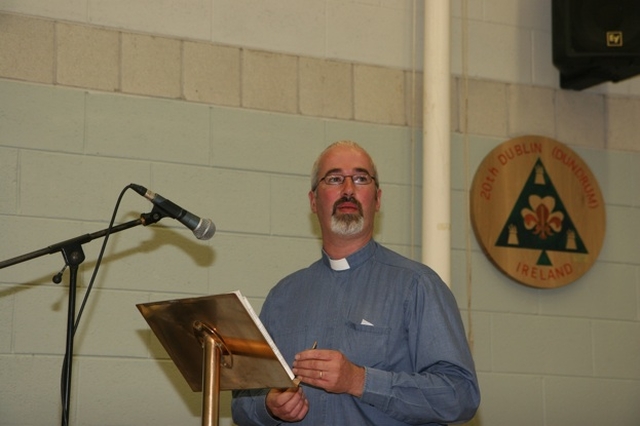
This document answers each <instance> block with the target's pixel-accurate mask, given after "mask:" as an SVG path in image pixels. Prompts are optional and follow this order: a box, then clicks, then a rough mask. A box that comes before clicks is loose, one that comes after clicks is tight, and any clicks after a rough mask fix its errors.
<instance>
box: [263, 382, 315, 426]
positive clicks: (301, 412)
mask: <svg viewBox="0 0 640 426" xmlns="http://www.w3.org/2000/svg"><path fill="white" fill-rule="evenodd" d="M266 404H267V409H268V410H269V411H270V412H271V415H273V416H274V417H277V418H279V419H280V420H282V421H285V422H298V421H300V420H302V419H303V418H304V416H306V415H307V412H308V411H309V401H308V400H307V398H306V397H305V395H304V392H303V391H302V388H301V387H299V386H298V387H295V388H289V389H271V390H270V391H269V393H268V394H267V399H266Z"/></svg>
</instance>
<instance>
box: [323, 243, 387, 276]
mask: <svg viewBox="0 0 640 426" xmlns="http://www.w3.org/2000/svg"><path fill="white" fill-rule="evenodd" d="M377 247H378V244H377V243H376V242H375V241H374V240H373V239H371V240H370V241H369V242H368V243H367V244H366V245H365V246H364V247H362V248H361V249H360V250H358V251H356V252H355V253H352V254H350V255H349V256H347V257H346V258H344V259H331V258H330V257H329V255H328V254H327V252H325V251H324V250H322V261H323V262H324V264H325V265H327V266H328V267H330V268H331V269H332V270H334V271H346V270H349V269H355V268H358V267H359V266H360V265H362V264H363V263H365V262H366V261H367V260H368V259H370V258H371V257H372V256H373V254H374V253H375V251H376V248H377Z"/></svg>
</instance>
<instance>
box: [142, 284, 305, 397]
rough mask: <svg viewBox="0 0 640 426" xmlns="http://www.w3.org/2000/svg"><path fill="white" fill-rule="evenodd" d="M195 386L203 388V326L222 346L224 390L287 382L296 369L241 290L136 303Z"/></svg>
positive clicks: (279, 385)
mask: <svg viewBox="0 0 640 426" xmlns="http://www.w3.org/2000/svg"><path fill="white" fill-rule="evenodd" d="M136 306H137V307H138V310H140V313H141V314H142V316H143V317H144V318H145V320H146V321H147V323H148V324H149V326H150V327H151V329H152V330H153V332H154V333H155V335H156V337H157V338H158V340H160V343H162V346H163V347H164V349H165V350H166V351H167V353H168V354H169V356H170V357H171V359H172V360H173V362H174V363H175V364H176V366H177V367H178V369H179V370H180V372H181V373H182V375H183V376H184V378H185V379H186V380H187V383H188V384H189V386H190V387H191V389H192V390H193V391H194V392H200V391H202V377H203V368H204V367H203V365H202V364H203V344H202V339H201V337H200V336H201V333H202V332H208V333H213V334H214V335H215V336H216V338H215V340H216V341H217V342H219V343H220V344H219V346H218V347H219V348H220V350H221V360H220V361H221V362H220V363H221V366H220V367H219V370H220V390H237V389H259V388H272V387H275V388H288V387H292V386H295V385H296V382H295V381H294V375H293V372H292V371H291V369H290V368H289V366H288V365H287V363H286V362H285V360H284V358H283V357H282V355H281V354H280V351H279V350H278V348H277V347H276V346H275V344H274V343H273V340H272V339H271V337H270V336H269V334H268V333H267V331H266V330H265V328H264V326H263V325H262V323H261V322H260V319H259V318H258V316H257V315H256V314H255V312H254V311H253V308H252V307H251V305H250V304H249V302H248V301H247V300H246V298H245V297H244V296H242V294H241V293H240V292H239V291H236V292H233V293H225V294H219V295H213V296H205V297H196V298H188V299H177V300H167V301H162V302H152V303H143V304H138V305H136Z"/></svg>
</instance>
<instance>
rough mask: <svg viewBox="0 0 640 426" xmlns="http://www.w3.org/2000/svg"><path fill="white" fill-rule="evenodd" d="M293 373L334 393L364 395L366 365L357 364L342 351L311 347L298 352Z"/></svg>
mask: <svg viewBox="0 0 640 426" xmlns="http://www.w3.org/2000/svg"><path fill="white" fill-rule="evenodd" d="M293 373H294V374H295V375H296V376H297V377H298V378H299V379H300V380H301V381H302V382H304V383H307V384H309V385H312V386H316V387H319V388H322V389H324V390H326V391H327V392H332V393H348V394H351V395H353V396H356V397H358V398H359V397H361V396H362V391H363V388H364V367H360V366H357V365H355V364H353V363H352V362H351V361H349V360H348V359H347V357H346V356H344V354H343V353H342V352H339V351H334V350H323V349H309V350H306V351H302V352H300V353H298V354H297V355H296V357H295V361H294V362H293Z"/></svg>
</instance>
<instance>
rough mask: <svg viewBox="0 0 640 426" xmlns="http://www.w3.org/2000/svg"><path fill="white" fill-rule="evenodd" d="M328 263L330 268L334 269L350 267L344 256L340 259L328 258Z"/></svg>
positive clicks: (340, 269) (341, 269)
mask: <svg viewBox="0 0 640 426" xmlns="http://www.w3.org/2000/svg"><path fill="white" fill-rule="evenodd" d="M329 264H330V265H331V269H333V270H334V271H345V270H347V269H349V268H350V266H349V262H348V261H347V259H346V258H342V259H331V258H329Z"/></svg>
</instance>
